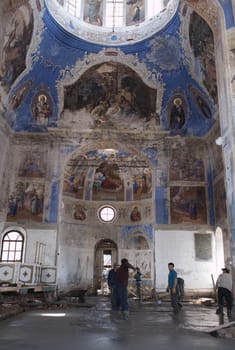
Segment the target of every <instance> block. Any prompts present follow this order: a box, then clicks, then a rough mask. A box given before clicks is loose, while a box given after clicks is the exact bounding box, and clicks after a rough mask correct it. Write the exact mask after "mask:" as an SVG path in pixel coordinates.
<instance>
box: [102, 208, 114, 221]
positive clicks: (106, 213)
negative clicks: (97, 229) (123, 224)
mask: <svg viewBox="0 0 235 350" xmlns="http://www.w3.org/2000/svg"><path fill="white" fill-rule="evenodd" d="M115 214H116V211H115V209H114V208H113V207H111V206H104V207H102V208H101V209H100V210H99V218H100V219H101V221H103V222H111V221H113V220H114V219H115Z"/></svg>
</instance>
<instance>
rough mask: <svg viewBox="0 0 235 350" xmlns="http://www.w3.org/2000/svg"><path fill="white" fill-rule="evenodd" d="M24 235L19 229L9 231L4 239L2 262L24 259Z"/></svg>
mask: <svg viewBox="0 0 235 350" xmlns="http://www.w3.org/2000/svg"><path fill="white" fill-rule="evenodd" d="M23 248H24V236H23V235H22V234H21V233H20V232H19V231H8V232H6V233H5V234H4V236H3V239H2V249H1V262H17V261H20V262H21V261H22V258H23Z"/></svg>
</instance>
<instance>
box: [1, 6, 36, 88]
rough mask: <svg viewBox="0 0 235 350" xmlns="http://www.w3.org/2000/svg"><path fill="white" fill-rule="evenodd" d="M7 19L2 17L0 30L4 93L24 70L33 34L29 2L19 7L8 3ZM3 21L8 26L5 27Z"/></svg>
mask: <svg viewBox="0 0 235 350" xmlns="http://www.w3.org/2000/svg"><path fill="white" fill-rule="evenodd" d="M11 4H12V5H11ZM9 6H11V8H8V11H9V12H8V13H9V15H10V20H9V18H4V16H3V17H2V21H1V29H2V31H3V33H4V40H3V43H2V50H1V59H0V61H1V62H2V63H1V66H0V81H1V85H2V86H3V88H4V90H5V91H6V92H9V90H10V87H11V85H12V84H13V83H14V81H15V80H16V78H17V77H18V76H19V75H20V74H21V73H22V72H23V71H24V69H25V68H26V65H25V58H26V54H27V50H28V47H29V44H30V42H31V38H32V33H33V13H32V8H31V6H30V4H29V0H25V1H21V5H20V6H16V5H15V4H13V2H9ZM5 21H6V22H7V23H8V25H5Z"/></svg>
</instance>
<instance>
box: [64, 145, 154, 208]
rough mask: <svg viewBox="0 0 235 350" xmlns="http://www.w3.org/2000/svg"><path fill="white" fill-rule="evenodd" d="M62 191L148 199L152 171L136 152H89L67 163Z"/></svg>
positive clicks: (79, 196)
mask: <svg viewBox="0 0 235 350" xmlns="http://www.w3.org/2000/svg"><path fill="white" fill-rule="evenodd" d="M137 164H138V167H136V165H137ZM88 172H89V178H88ZM88 190H89V191H88ZM85 193H87V195H85ZM90 193H91V195H90ZM63 194H64V195H66V196H70V197H73V198H76V199H92V200H98V201H100V200H115V201H123V200H127V197H128V200H141V199H146V198H151V197H152V172H151V170H150V168H149V165H148V162H147V161H146V160H145V159H144V157H143V158H142V159H141V157H139V159H138V160H136V155H134V156H132V155H131V154H130V153H128V152H123V151H116V150H112V149H111V150H108V149H107V150H105V149H104V150H102V149H100V150H96V151H90V152H87V153H86V154H85V155H84V156H76V155H74V156H72V157H71V159H70V160H69V161H68V162H67V165H66V167H65V172H64V182H63ZM87 196H89V198H87ZM126 196H127V197H126ZM84 197H85V198H84Z"/></svg>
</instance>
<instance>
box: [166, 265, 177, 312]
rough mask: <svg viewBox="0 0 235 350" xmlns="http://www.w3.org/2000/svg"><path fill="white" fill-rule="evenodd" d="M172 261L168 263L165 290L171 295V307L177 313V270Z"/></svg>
mask: <svg viewBox="0 0 235 350" xmlns="http://www.w3.org/2000/svg"><path fill="white" fill-rule="evenodd" d="M174 266H175V265H174V263H173V262H170V263H169V264H168V270H169V273H168V287H167V292H170V296H171V305H172V307H173V311H174V313H175V314H177V313H178V312H179V310H180V308H179V304H178V295H177V272H176V271H175V269H174Z"/></svg>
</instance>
